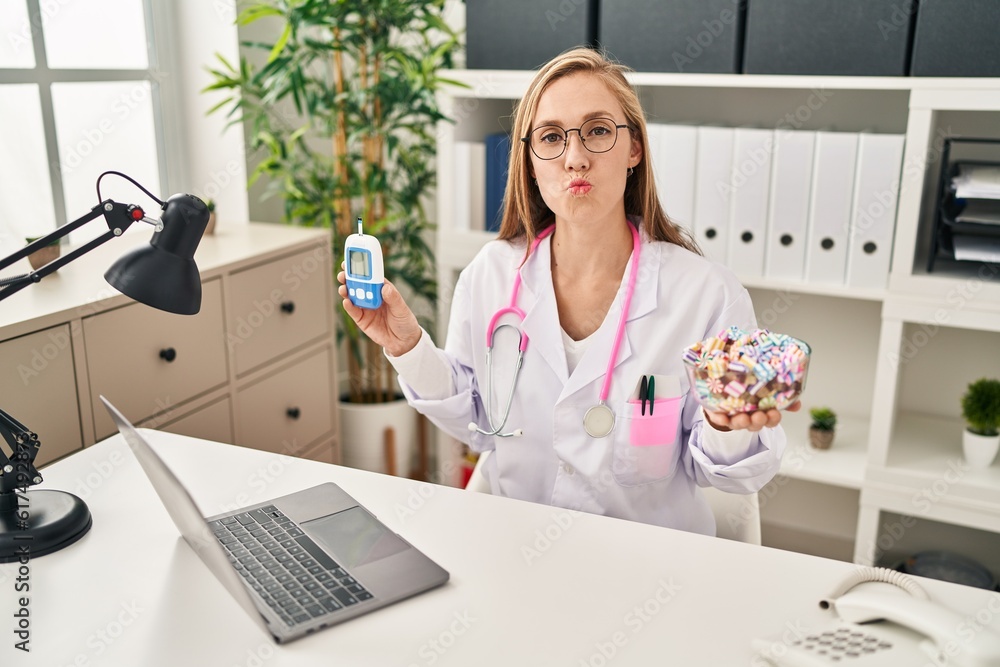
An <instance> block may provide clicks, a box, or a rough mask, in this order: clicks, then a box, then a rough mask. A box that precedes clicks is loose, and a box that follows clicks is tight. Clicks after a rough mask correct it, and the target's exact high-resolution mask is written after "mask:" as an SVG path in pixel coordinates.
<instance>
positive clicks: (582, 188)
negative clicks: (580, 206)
mask: <svg viewBox="0 0 1000 667" xmlns="http://www.w3.org/2000/svg"><path fill="white" fill-rule="evenodd" d="M592 187H593V186H592V185H591V184H590V181H587V180H584V179H582V178H574V179H573V180H572V181H570V183H569V188H568V190H569V191H570V193H571V194H574V195H584V194H587V193H588V192H590V188H592Z"/></svg>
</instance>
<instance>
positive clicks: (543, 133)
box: [521, 118, 632, 160]
mask: <svg viewBox="0 0 1000 667" xmlns="http://www.w3.org/2000/svg"><path fill="white" fill-rule="evenodd" d="M621 129H629V130H631V129H632V128H631V127H630V126H628V125H616V124H615V121H613V120H611V119H610V118H593V119H591V120H588V121H587V122H586V123H584V124H583V125H581V126H580V127H571V128H569V129H568V130H564V129H563V128H561V127H559V126H558V125H543V126H542V127H539V128H535V129H534V130H532V131H531V132H530V133H529V134H528V136H526V137H522V138H521V141H523V142H524V143H526V144H528V145H529V146H531V152H532V153H534V154H535V157H537V158H538V159H539V160H555V159H556V158H557V157H559V156H560V155H562V154H563V153H564V152H566V144H568V143H569V133H570V132H576V133H578V134H579V135H580V141H581V143H582V144H583V147H584V148H586V149H587V150H588V151H590V152H591V153H607V152H608V151H609V150H611V149H612V148H614V147H615V144H616V143H617V142H618V130H621Z"/></svg>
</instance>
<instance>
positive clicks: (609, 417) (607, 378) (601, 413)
mask: <svg viewBox="0 0 1000 667" xmlns="http://www.w3.org/2000/svg"><path fill="white" fill-rule="evenodd" d="M628 227H629V230H630V231H631V232H632V270H631V272H630V273H629V277H628V285H627V287H626V290H625V300H624V303H623V304H622V314H621V318H620V319H619V320H618V331H617V333H616V334H615V342H614V346H613V347H612V349H611V358H610V359H608V369H607V372H606V373H605V374H604V384H603V386H602V387H601V393H600V395H599V396H598V403H597V405H594V406H592V407H591V408H589V409H588V410H587V412H586V414H585V415H584V416H583V428H584V430H585V431H586V432H587V435H589V436H590V437H592V438H603V437H605V436H607V435H608V434H610V433H611V431H613V430H614V428H615V412H614V410H612V409H611V408H609V407H608V404H607V402H608V394H609V393H610V392H611V373H612V372H613V371H614V368H615V363H616V362H617V361H618V351H619V350H620V349H621V345H622V337H623V336H624V335H625V320H626V319H628V310H629V305H630V304H631V303H632V294H633V293H634V292H635V284H636V279H637V278H638V275H639V249H640V246H641V243H640V240H639V232H638V230H637V229H636V228H635V227H634V226H633V225H632V224H631V223H630V224H629V226H628ZM554 230H555V225H552V226H551V227H549V228H548V229H546V230H545V231H543V232H542V233H541V234H539V235H538V236H537V237H536V238H535V241H534V243H532V244H531V252H530V253H529V255H531V254H534V252H535V249H536V248H537V247H538V244H539V243H541V242H542V240H543V239H545V237H546V236H549V235H550V234H551V233H552V232H553V231H554ZM520 289H521V271H520V269H519V270H518V272H517V276H516V277H515V278H514V290H513V291H512V293H511V295H510V305H509V306H507V307H505V308H501V309H500V310H498V311H497V312H496V313H494V314H493V317H492V318H490V323H489V326H487V328H486V402H485V404H484V407H485V410H486V420H487V421H488V422H489V425H490V430H489V431H486V430H484V429H481V428H479V426H478V425H477V424H476V423H475V422H470V423H469V430H470V431H476V432H478V433H481V434H483V435H497V436H500V437H501V438H509V437H512V436H513V437H517V436H521V435H524V431H523V430H522V429H515V430H513V431H510V432H507V433H501V432H500V431H501V430H503V427H504V425H505V424H506V423H507V418H508V417H510V407H511V403H512V402H513V400H514V389H515V388H516V387H517V378H518V375H519V374H520V372H521V364H522V362H523V361H524V351H525V350H527V349H528V336H527V334H525V333H524V330H523V329H521V328H519V327H518V326H516V325H514V324H501V325H499V326H498V325H497V321H498V320H499V319H500V318H501V317H503V316H504V315H508V314H513V315H515V316H516V317H517V318H518V319H519V320H520V321H521V324H522V325H523V324H524V317H525V313H524V311H523V310H521V309H520V308H518V306H517V293H518V292H519V291H520ZM504 327H510V328H512V329H514V330H515V331H517V335H518V338H519V343H518V347H517V361H516V362H515V365H514V379H513V380H511V383H510V392H508V394H507V406H506V407H505V408H504V411H503V415H502V417H503V418H502V419H501V420H500V423H499V424H498V425H496V426H494V424H493V415H492V414H491V411H490V406H491V405H492V404H493V403H492V401H491V394H492V389H493V336H494V334H496V332H497V331H498V330H499V329H502V328H504Z"/></svg>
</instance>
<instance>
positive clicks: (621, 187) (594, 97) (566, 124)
mask: <svg viewBox="0 0 1000 667" xmlns="http://www.w3.org/2000/svg"><path fill="white" fill-rule="evenodd" d="M596 118H607V119H610V120H611V121H613V122H612V123H601V124H594V123H591V124H590V125H596V126H595V127H592V128H588V129H587V130H586V131H585V135H587V134H589V135H590V136H591V137H593V138H594V140H593V141H592V142H591V145H594V144H595V143H597V142H598V139H597V137H599V136H602V135H603V136H607V133H608V132H610V133H612V135H613V133H614V132H615V127H614V126H615V125H625V124H626V122H627V121H626V118H625V112H624V111H623V110H622V108H621V105H620V104H619V103H618V100H617V98H615V96H614V95H613V94H612V93H611V91H610V90H609V89H608V87H607V86H606V85H605V84H604V82H603V81H601V80H600V79H599V78H598V77H597V76H595V75H592V74H585V73H578V74H571V75H569V76H566V77H563V78H561V79H558V80H556V81H555V82H553V83H552V84H550V85H549V87H548V88H546V89H545V92H543V93H542V96H541V97H540V98H539V100H538V109H537V110H536V111H535V116H534V118H533V119H532V123H531V128H530V130H531V131H535V130H537V129H539V128H541V127H544V126H558V127H561V128H563V129H567V130H568V129H571V128H579V127H582V126H584V124H585V123H587V121H591V120H593V119H596ZM617 132H618V140H617V141H616V142H615V144H614V148H612V149H611V150H610V151H608V152H606V153H592V152H591V151H589V150H588V149H586V148H584V146H583V142H581V141H580V136H579V134H578V133H577V132H570V133H568V135H567V136H568V143H567V145H566V150H565V151H564V152H563V154H562V155H560V156H559V157H557V158H555V159H552V160H541V159H539V158H538V156H536V155H535V154H534V153H533V152H531V150H530V148H529V149H528V160H529V162H528V168H529V169H530V172H531V176H532V178H535V179H537V180H538V189H539V191H540V192H541V195H542V199H543V200H544V201H545V203H546V205H547V206H548V207H549V208H550V209H551V210H552V212H553V213H555V215H556V218H557V219H562V220H566V221H569V222H574V221H579V222H581V223H586V222H599V221H603V220H604V219H605V218H607V217H609V216H614V217H619V216H623V215H624V213H625V182H626V179H627V176H628V173H627V172H628V168H629V167H634V166H635V165H636V164H638V163H639V160H640V158H641V157H642V145H641V144H640V142H639V141H638V140H637V139H635V138H633V134H632V132H631V131H630V130H628V129H627V128H619V129H618V130H617ZM585 138H586V136H585ZM548 141H549V142H550V143H555V144H559V145H561V143H560V142H559V141H558V134H549V135H548ZM526 148H527V147H526Z"/></svg>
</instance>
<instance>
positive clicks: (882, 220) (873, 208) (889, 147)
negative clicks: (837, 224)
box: [847, 134, 904, 288]
mask: <svg viewBox="0 0 1000 667" xmlns="http://www.w3.org/2000/svg"><path fill="white" fill-rule="evenodd" d="M903 140H904V137H903V136H902V135H898V134H861V135H860V139H859V141H858V166H857V169H856V176H855V181H854V210H853V217H852V219H851V238H850V244H849V249H848V253H847V284H848V285H850V286H851V287H873V288H884V287H885V286H886V284H887V283H888V279H889V260H890V258H891V257H892V235H893V230H894V229H895V227H896V202H897V200H898V196H899V179H900V171H901V170H902V166H903Z"/></svg>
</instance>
